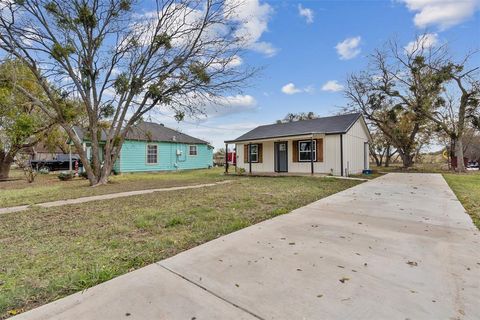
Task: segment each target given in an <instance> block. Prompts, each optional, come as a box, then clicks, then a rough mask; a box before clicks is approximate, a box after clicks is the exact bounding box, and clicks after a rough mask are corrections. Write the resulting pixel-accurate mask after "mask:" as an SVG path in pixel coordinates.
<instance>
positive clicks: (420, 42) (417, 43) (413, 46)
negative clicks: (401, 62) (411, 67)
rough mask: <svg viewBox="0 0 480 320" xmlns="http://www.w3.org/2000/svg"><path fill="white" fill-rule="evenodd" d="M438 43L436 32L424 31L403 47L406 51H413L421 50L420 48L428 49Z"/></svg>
mask: <svg viewBox="0 0 480 320" xmlns="http://www.w3.org/2000/svg"><path fill="white" fill-rule="evenodd" d="M437 44H438V34H436V33H426V34H423V35H422V36H420V37H419V38H417V39H415V40H414V41H410V42H409V43H408V44H407V45H406V46H405V47H404V49H405V51H406V52H407V53H410V54H411V53H414V52H415V51H418V50H420V51H422V49H429V48H432V47H435V46H436V45H437Z"/></svg>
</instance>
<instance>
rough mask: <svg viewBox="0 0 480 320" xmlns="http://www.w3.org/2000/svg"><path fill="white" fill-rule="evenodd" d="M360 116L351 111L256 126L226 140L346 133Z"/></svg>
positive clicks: (239, 140)
mask: <svg viewBox="0 0 480 320" xmlns="http://www.w3.org/2000/svg"><path fill="white" fill-rule="evenodd" d="M360 117H362V114H361V113H349V114H343V115H339V116H331V117H323V118H317V119H312V120H300V121H295V122H287V123H276V124H270V125H264V126H259V127H256V128H255V129H253V130H251V131H249V132H247V133H245V134H244V135H241V136H240V137H238V138H237V139H235V140H230V141H225V142H227V143H231V142H241V141H248V140H260V139H270V138H277V137H289V136H298V135H304V134H312V133H323V134H341V133H346V132H347V131H348V130H349V129H350V127H351V126H352V125H353V124H354V123H355V122H356V121H357V120H358V119H359V118H360Z"/></svg>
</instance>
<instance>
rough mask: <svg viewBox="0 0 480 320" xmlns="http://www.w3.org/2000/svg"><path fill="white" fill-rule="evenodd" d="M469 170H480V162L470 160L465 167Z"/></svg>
mask: <svg viewBox="0 0 480 320" xmlns="http://www.w3.org/2000/svg"><path fill="white" fill-rule="evenodd" d="M465 168H466V169H467V170H469V171H477V170H480V164H479V163H478V162H477V161H469V162H468V163H467V166H466V167H465Z"/></svg>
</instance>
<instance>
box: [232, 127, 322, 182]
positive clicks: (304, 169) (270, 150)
mask: <svg viewBox="0 0 480 320" xmlns="http://www.w3.org/2000/svg"><path fill="white" fill-rule="evenodd" d="M308 139H310V138H309V137H305V136H298V137H294V138H289V139H279V140H277V141H287V144H288V172H298V173H310V172H311V163H310V162H294V161H293V153H292V150H293V140H308ZM315 139H324V141H326V139H328V136H327V137H325V136H316V137H315ZM252 143H255V142H252ZM258 143H262V146H263V162H262V163H252V172H274V171H275V155H274V154H275V152H274V150H275V149H274V143H275V142H274V141H259V142H258ZM244 145H245V144H243V143H238V144H236V150H237V167H239V168H243V169H245V171H246V172H249V169H250V168H249V164H248V163H245V162H244V159H245V158H244ZM323 154H324V161H323V162H314V163H313V167H314V172H316V173H326V169H325V168H326V166H325V155H326V143H325V142H324V143H323Z"/></svg>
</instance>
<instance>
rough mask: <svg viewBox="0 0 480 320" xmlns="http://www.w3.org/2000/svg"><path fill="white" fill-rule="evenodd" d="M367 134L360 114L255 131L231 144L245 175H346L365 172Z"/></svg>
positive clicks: (293, 123)
mask: <svg viewBox="0 0 480 320" xmlns="http://www.w3.org/2000/svg"><path fill="white" fill-rule="evenodd" d="M369 141H370V133H369V130H368V128H367V125H366V123H365V120H364V118H363V116H362V115H361V114H360V113H352V114H345V115H339V116H332V117H324V118H318V119H313V120H302V121H295V122H288V123H279V124H271V125H264V126H260V127H257V128H255V129H253V130H251V131H249V132H247V133H245V134H244V135H242V136H240V137H238V138H237V139H235V140H229V141H225V143H226V147H227V148H228V144H235V148H236V156H237V168H243V169H244V170H245V171H246V172H248V173H271V172H291V173H311V174H315V173H321V174H333V175H349V174H356V173H361V172H362V171H363V170H364V169H368V168H369V160H368V159H369V149H368V143H369Z"/></svg>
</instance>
